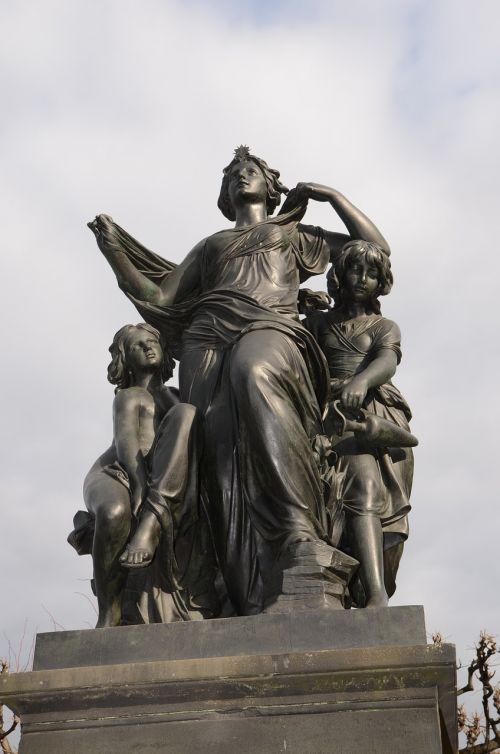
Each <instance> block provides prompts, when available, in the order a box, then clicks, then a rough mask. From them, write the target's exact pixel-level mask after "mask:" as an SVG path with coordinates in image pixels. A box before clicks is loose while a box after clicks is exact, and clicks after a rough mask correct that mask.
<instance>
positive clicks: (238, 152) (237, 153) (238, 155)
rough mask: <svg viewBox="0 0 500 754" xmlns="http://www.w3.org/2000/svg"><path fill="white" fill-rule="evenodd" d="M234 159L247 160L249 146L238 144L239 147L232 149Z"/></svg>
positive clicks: (248, 157)
mask: <svg viewBox="0 0 500 754" xmlns="http://www.w3.org/2000/svg"><path fill="white" fill-rule="evenodd" d="M234 159H235V160H238V161H239V160H249V159H250V147H247V146H245V145H244V144H240V146H239V147H236V149H235V150H234Z"/></svg>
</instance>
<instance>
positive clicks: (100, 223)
mask: <svg viewBox="0 0 500 754" xmlns="http://www.w3.org/2000/svg"><path fill="white" fill-rule="evenodd" d="M112 222H113V218H112V217H111V216H110V215H96V216H95V218H94V219H93V220H91V221H90V222H89V223H87V227H88V228H90V230H91V231H92V233H93V234H94V235H95V237H96V239H97V243H98V245H99V248H102V245H104V244H106V243H107V242H109V241H110V236H111V233H110V231H111V224H112Z"/></svg>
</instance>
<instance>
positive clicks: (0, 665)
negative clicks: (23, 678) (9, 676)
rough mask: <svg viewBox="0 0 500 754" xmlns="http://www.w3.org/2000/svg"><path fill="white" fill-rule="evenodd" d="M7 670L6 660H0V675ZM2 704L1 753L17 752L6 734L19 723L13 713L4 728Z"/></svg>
mask: <svg viewBox="0 0 500 754" xmlns="http://www.w3.org/2000/svg"><path fill="white" fill-rule="evenodd" d="M8 672H9V664H8V662H7V661H6V660H1V661H0V675H5V674H6V673H8ZM4 725H5V721H4V705H3V704H0V748H1V749H2V752H3V754H17V752H16V750H15V749H13V748H12V746H11V745H10V742H9V740H8V736H10V734H11V733H13V732H14V731H15V729H16V728H17V726H18V725H19V717H18V716H17V715H14V717H13V720H12V724H11V725H10V727H9V728H7V730H5V728H4Z"/></svg>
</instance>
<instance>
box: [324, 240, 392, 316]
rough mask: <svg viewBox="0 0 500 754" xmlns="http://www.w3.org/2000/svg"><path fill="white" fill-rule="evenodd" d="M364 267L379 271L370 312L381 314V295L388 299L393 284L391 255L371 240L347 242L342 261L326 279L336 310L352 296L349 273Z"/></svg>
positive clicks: (338, 262) (335, 263)
mask: <svg viewBox="0 0 500 754" xmlns="http://www.w3.org/2000/svg"><path fill="white" fill-rule="evenodd" d="M360 264H361V265H363V266H365V267H367V268H368V269H369V270H375V271H376V273H372V274H376V278H377V285H376V288H375V290H374V292H373V294H372V295H371V297H370V301H369V309H371V311H372V312H373V313H374V314H380V303H379V301H378V298H379V296H386V295H387V294H388V293H389V292H390V290H391V288H392V283H393V277H392V272H391V262H390V259H389V257H388V255H387V253H386V252H385V251H384V250H383V249H382V247H380V246H379V245H378V244H376V243H373V242H371V241H349V242H348V243H346V245H345V246H344V248H343V249H342V252H341V254H340V256H339V257H338V259H337V260H336V261H335V262H334V264H333V265H332V266H331V268H330V270H329V271H328V274H327V276H326V280H327V285H328V293H329V294H330V296H331V297H332V298H333V300H334V302H335V307H334V308H336V309H338V308H340V307H341V306H342V305H343V304H344V303H346V298H347V296H348V295H349V291H348V287H347V281H346V274H347V273H348V272H349V271H350V270H352V269H353V268H355V267H356V266H357V265H360Z"/></svg>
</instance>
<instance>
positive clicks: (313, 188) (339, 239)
mask: <svg viewBox="0 0 500 754" xmlns="http://www.w3.org/2000/svg"><path fill="white" fill-rule="evenodd" d="M292 192H295V195H296V199H295V200H296V201H303V200H304V199H314V200H315V201H318V202H330V204H331V206H332V207H333V209H334V210H335V212H336V213H337V215H338V216H339V217H340V219H341V220H342V222H343V223H344V225H345V226H346V228H347V230H348V233H349V235H347V234H346V233H332V232H330V231H324V233H325V240H326V241H327V243H328V245H329V246H330V259H331V261H332V262H333V261H334V260H335V259H336V257H337V256H338V255H339V254H340V252H341V250H342V247H343V246H344V245H345V244H346V243H347V242H348V241H351V240H363V241H372V242H373V243H376V244H378V245H379V246H380V247H381V248H382V249H383V250H384V251H385V252H386V254H387V255H389V254H390V253H391V250H390V248H389V244H388V243H387V241H386V240H385V238H384V236H383V235H382V233H381V232H380V231H379V229H378V228H377V226H376V225H375V223H373V222H372V221H371V220H370V218H369V217H367V216H366V215H365V214H364V213H363V212H361V210H360V209H358V208H357V207H355V206H354V204H353V203H352V202H350V201H349V199H347V198H346V197H345V196H344V195H343V194H341V193H340V191H337V190H336V189H333V188H330V187H329V186H322V185H321V184H319V183H298V184H297V186H296V187H295V189H292V191H291V192H290V194H292ZM290 194H289V196H290Z"/></svg>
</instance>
